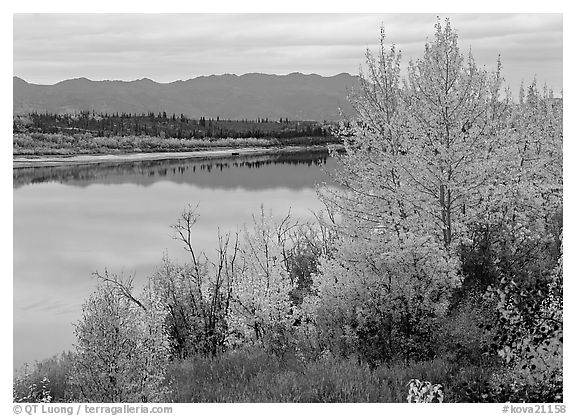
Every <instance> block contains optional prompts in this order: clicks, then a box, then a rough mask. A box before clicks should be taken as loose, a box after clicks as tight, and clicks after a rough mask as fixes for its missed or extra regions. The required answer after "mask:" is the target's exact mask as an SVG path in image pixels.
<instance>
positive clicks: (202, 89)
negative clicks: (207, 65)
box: [13, 73, 358, 121]
mask: <svg viewBox="0 0 576 416" xmlns="http://www.w3.org/2000/svg"><path fill="white" fill-rule="evenodd" d="M357 83H358V77H356V76H352V75H350V74H344V73H343V74H339V75H335V76H332V77H322V76H320V75H316V74H311V75H305V74H301V73H292V74H289V75H267V74H255V73H252V74H245V75H241V76H237V75H230V74H226V75H211V76H207V77H205V76H202V77H198V78H193V79H189V80H187V81H175V82H171V83H158V82H154V81H152V80H150V79H146V78H144V79H140V80H136V81H91V80H89V79H86V78H77V79H70V80H66V81H62V82H59V83H57V84H54V85H36V84H31V83H28V82H26V81H24V80H23V79H21V78H18V77H14V79H13V85H14V101H13V109H14V113H15V114H24V113H28V112H34V111H37V112H46V111H47V112H50V113H74V112H80V111H95V112H98V113H116V112H118V113H122V112H124V113H147V112H155V113H157V112H163V111H165V112H167V113H169V114H171V113H175V114H182V113H183V114H184V115H186V116H188V117H192V118H199V117H212V118H216V117H220V118H222V119H231V120H241V119H252V120H253V119H257V118H259V117H267V118H270V119H279V118H281V117H283V118H286V117H287V118H288V119H291V120H318V121H323V120H327V121H334V120H340V119H343V118H348V117H350V116H351V115H353V114H354V110H353V109H352V107H351V105H350V103H349V101H348V99H347V96H348V94H349V92H350V90H351V88H353V87H354V86H355V85H357Z"/></svg>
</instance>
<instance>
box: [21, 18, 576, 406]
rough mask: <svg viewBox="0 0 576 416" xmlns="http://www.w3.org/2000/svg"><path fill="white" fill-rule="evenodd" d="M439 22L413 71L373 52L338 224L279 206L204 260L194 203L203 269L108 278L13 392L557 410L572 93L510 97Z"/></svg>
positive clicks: (350, 130)
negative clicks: (518, 405)
mask: <svg viewBox="0 0 576 416" xmlns="http://www.w3.org/2000/svg"><path fill="white" fill-rule="evenodd" d="M435 29H436V30H435V33H434V38H433V39H432V40H431V41H430V42H428V43H427V44H426V47H425V49H424V53H423V55H422V56H421V57H419V58H418V59H415V60H413V61H411V62H410V64H409V66H408V73H407V76H406V77H405V79H404V80H403V79H402V77H401V70H400V68H401V54H400V52H399V51H398V50H397V49H396V48H395V47H394V46H391V47H387V46H386V44H385V43H384V37H383V36H382V38H381V49H380V50H379V51H378V53H377V54H372V53H370V52H368V53H367V60H366V67H367V71H366V74H365V75H362V77H361V85H360V89H359V90H358V91H356V92H355V94H354V95H353V97H352V103H353V105H354V107H355V109H356V110H357V112H358V114H359V116H358V119H357V120H355V121H354V122H352V123H351V124H350V125H349V126H347V127H346V126H343V127H342V130H341V131H340V132H339V134H340V135H341V136H342V137H344V147H345V152H343V153H341V154H336V153H335V154H334V155H333V156H334V157H335V158H337V159H338V165H339V168H338V169H337V170H336V172H335V174H334V177H333V180H334V181H335V182H336V183H337V184H338V186H336V187H321V188H319V192H318V194H319V198H320V199H321V200H322V202H323V203H324V205H325V207H326V211H325V212H324V213H322V214H317V216H316V219H315V220H314V221H309V222H305V223H302V222H299V221H298V220H295V219H294V218H292V217H291V216H290V215H288V216H286V217H282V218H276V217H274V216H273V215H270V214H267V213H266V212H265V211H264V209H263V210H262V211H261V213H260V214H259V215H255V216H254V220H253V223H252V224H248V225H246V226H245V227H244V228H243V229H242V231H241V232H239V233H238V234H232V235H217V236H215V238H217V241H218V247H219V248H218V251H217V255H216V256H206V255H204V253H203V252H202V250H201V248H198V247H196V246H195V244H194V226H195V224H196V223H197V221H200V220H201V219H200V218H199V217H198V215H197V214H196V211H195V209H194V206H191V207H188V208H187V209H185V210H184V212H183V213H182V215H181V217H180V218H179V219H178V220H177V222H176V223H175V225H174V226H173V228H172V230H173V232H174V236H175V238H177V239H178V240H180V241H181V242H182V245H183V247H184V249H185V250H186V251H187V253H188V261H187V262H185V263H178V262H175V261H174V260H171V259H169V258H168V257H165V258H164V259H163V261H162V262H161V263H160V264H159V265H158V267H157V269H156V272H155V273H154V274H153V275H151V276H150V277H149V278H148V279H147V280H146V282H145V285H144V289H143V290H141V291H136V290H134V287H133V284H132V281H131V279H130V278H129V277H122V276H118V275H115V274H113V273H108V272H107V271H103V272H100V273H97V275H96V276H97V278H98V280H99V285H98V287H97V288H96V290H95V291H94V293H93V295H92V296H91V297H90V298H89V299H87V300H86V301H85V303H84V306H83V310H82V318H81V319H80V321H79V322H78V323H77V325H76V327H75V333H76V338H77V342H76V345H75V350H74V351H73V352H71V353H68V354H63V355H61V356H59V357H55V358H53V359H51V360H46V361H44V362H41V363H38V364H37V365H36V366H35V367H34V368H32V369H29V370H28V371H27V372H24V373H21V374H19V375H18V376H17V377H16V378H15V384H14V386H15V387H14V398H15V400H29V401H34V400H36V401H50V400H62V401H70V400H72V401H95V402H137V401H175V402H206V401H208V402H215V401H226V402H238V401H241V402H260V401H277V402H278V401H288V402H297V401H304V402H318V401H322V402H360V401H369V402H399V401H410V402H438V401H446V402H529V403H535V402H536V403H538V402H544V403H550V402H559V403H561V402H562V401H563V397H564V396H563V392H564V389H563V220H562V218H563V210H562V209H563V182H562V159H563V156H562V141H563V108H562V105H563V103H562V99H559V98H557V97H555V96H554V94H553V93H552V91H550V90H549V89H547V88H546V87H539V86H538V85H537V84H536V82H532V83H531V84H530V85H528V86H526V87H524V86H523V87H522V88H521V90H520V91H519V94H518V96H517V99H515V100H513V98H512V96H511V93H510V91H508V90H504V87H503V85H504V80H503V78H502V73H501V64H500V62H498V63H497V65H496V68H495V70H493V71H488V70H486V69H480V68H478V67H477V65H476V64H475V62H474V60H473V58H472V56H471V54H469V55H468V56H464V55H463V54H462V53H461V52H460V49H459V47H458V36H457V34H456V32H455V31H454V30H452V28H451V26H450V23H449V22H448V21H447V22H446V23H445V24H442V23H441V22H440V21H439V22H438V23H437V25H436V27H435ZM200 203H201V201H200ZM559 406H560V407H559V409H560V410H559V411H562V409H563V410H565V408H563V407H562V406H563V405H561V404H559Z"/></svg>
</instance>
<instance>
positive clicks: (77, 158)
mask: <svg viewBox="0 0 576 416" xmlns="http://www.w3.org/2000/svg"><path fill="white" fill-rule="evenodd" d="M342 147H343V146H342V145H328V146H327V145H317V146H283V147H243V148H232V147H230V148H220V149H214V150H196V151H188V152H154V153H122V154H95V155H72V156H37V157H25V156H17V157H14V158H13V161H12V168H13V169H19V168H34V167H53V166H73V165H89V164H99V163H130V162H138V161H145V160H174V159H221V158H229V157H242V156H258V155H269V154H286V153H300V152H307V151H321V150H328V149H332V148H336V149H340V148H342Z"/></svg>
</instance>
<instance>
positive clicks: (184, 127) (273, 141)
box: [13, 111, 341, 155]
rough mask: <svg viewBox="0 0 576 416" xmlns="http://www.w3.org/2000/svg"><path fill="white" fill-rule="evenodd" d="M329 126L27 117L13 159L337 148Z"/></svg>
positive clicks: (87, 115) (159, 117)
mask: <svg viewBox="0 0 576 416" xmlns="http://www.w3.org/2000/svg"><path fill="white" fill-rule="evenodd" d="M335 127H336V126H335V125H334V124H333V123H327V122H316V121H291V120H288V119H285V118H281V119H279V120H268V119H266V118H262V119H258V120H220V118H218V117H217V118H216V119H212V118H208V119H207V118H205V117H201V118H200V119H191V118H188V117H186V116H185V115H184V114H180V115H178V116H177V115H176V114H172V115H167V114H166V112H163V113H158V114H154V113H147V114H126V113H114V114H102V113H100V114H96V113H94V112H88V111H83V112H80V113H76V114H51V113H37V112H34V113H29V114H27V115H15V116H14V120H13V153H14V155H72V154H94V153H117V152H123V153H127V152H142V151H144V152H164V151H193V150H197V149H204V148H213V147H251V146H268V147H269V146H290V145H300V146H313V145H322V144H327V143H339V142H341V140H340V139H339V138H338V137H336V136H334V134H333V133H332V131H333V129H334V128H335Z"/></svg>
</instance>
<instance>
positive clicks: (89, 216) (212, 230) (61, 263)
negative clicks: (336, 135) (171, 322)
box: [13, 152, 336, 367]
mask: <svg viewBox="0 0 576 416" xmlns="http://www.w3.org/2000/svg"><path fill="white" fill-rule="evenodd" d="M335 163H336V162H335V160H333V159H332V158H330V157H328V154H327V153H326V152H313V153H310V152H308V153H296V154H289V155H267V156H266V155H265V156H249V157H230V158H227V159H214V160H204V161H199V160H164V161H141V162H132V163H119V164H98V165H78V166H68V167H66V166H63V167H45V168H20V169H14V170H13V199H14V205H13V208H14V217H13V224H14V240H13V250H14V251H13V252H14V258H13V266H14V286H13V287H14V357H13V359H14V365H15V367H20V366H21V365H22V364H23V363H24V362H33V361H34V360H41V359H44V358H48V357H50V356H52V355H54V354H57V353H59V352H61V351H64V350H70V349H72V346H73V343H74V331H73V323H74V322H77V321H78V319H79V318H80V316H81V305H82V302H83V300H84V299H85V298H86V297H87V296H89V294H90V293H91V291H92V290H93V289H94V287H95V284H96V281H95V279H94V278H92V277H91V274H92V273H93V272H95V271H100V272H103V271H104V269H108V271H110V272H112V273H117V274H122V273H123V274H124V275H125V276H127V275H134V276H135V282H136V284H138V282H142V281H143V280H144V279H145V277H146V276H148V275H149V274H150V273H152V272H153V270H154V267H155V266H156V265H158V264H159V262H160V261H161V259H162V256H163V255H164V254H167V255H168V256H170V257H172V258H177V259H181V260H182V259H184V256H185V252H184V250H183V249H182V247H181V246H180V245H179V244H178V242H177V241H175V240H174V239H173V238H172V236H173V234H172V231H171V229H170V225H172V224H174V223H175V222H176V220H177V218H178V216H179V214H180V213H181V212H182V210H183V209H184V208H185V207H186V205H187V204H192V205H196V204H198V213H199V214H200V219H199V221H198V223H197V224H196V226H195V227H194V240H193V242H194V244H195V246H196V247H198V248H200V249H202V250H204V251H206V253H207V254H208V255H210V253H213V252H214V251H215V249H216V241H217V232H218V229H220V230H221V232H228V231H232V232H233V231H236V230H238V229H240V228H241V227H242V226H243V224H248V223H250V221H251V218H252V215H253V214H257V213H258V212H259V211H260V207H261V206H263V207H264V211H265V212H267V213H270V212H271V213H272V215H274V216H278V217H280V216H284V215H286V214H287V213H288V212H289V211H290V212H291V214H292V215H293V216H295V217H298V218H302V219H307V218H311V217H312V211H318V210H320V209H322V208H323V205H322V203H321V202H320V201H319V200H318V198H317V195H316V190H315V187H316V185H318V184H321V183H324V182H326V183H327V184H328V185H331V182H330V179H329V176H328V175H327V174H326V172H330V171H332V170H333V169H334V167H335Z"/></svg>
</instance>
